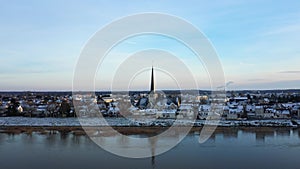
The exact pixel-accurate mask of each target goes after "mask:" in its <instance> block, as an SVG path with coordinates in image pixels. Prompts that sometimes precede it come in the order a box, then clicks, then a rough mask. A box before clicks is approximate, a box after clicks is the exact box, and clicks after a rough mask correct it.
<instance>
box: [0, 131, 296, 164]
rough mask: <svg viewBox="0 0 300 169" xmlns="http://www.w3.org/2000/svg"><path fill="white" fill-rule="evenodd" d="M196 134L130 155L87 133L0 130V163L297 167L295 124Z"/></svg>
mask: <svg viewBox="0 0 300 169" xmlns="http://www.w3.org/2000/svg"><path fill="white" fill-rule="evenodd" d="M134 137H139V135H135V136H134ZM198 138H199V133H198V132H195V133H191V134H189V135H188V136H187V137H186V138H185V139H184V140H183V141H182V142H181V143H179V144H178V145H177V146H176V147H175V148H173V149H171V150H170V151H168V152H166V153H163V154H161V155H158V156H156V157H152V158H142V159H130V158H124V157H120V156H116V155H114V154H111V153H109V152H106V151H105V150H103V149H101V148H100V147H98V146H97V145H96V144H95V143H93V142H92V141H91V140H90V139H89V138H88V137H87V136H76V135H74V134H70V133H60V132H57V131H51V132H47V133H44V134H40V133H31V134H25V133H22V134H8V133H0V168H1V169H10V168H13V169H17V168H20V169H27V168H28V169H54V168H55V169H60V168H61V169H100V168H112V169H114V168H120V169H127V168H130V169H134V168H138V169H141V168H164V169H165V168H174V169H175V168H189V169H193V168H205V169H209V168H220V169H224V168H225V169H227V168H243V169H245V168H262V169H263V168H264V169H265V168H272V169H277V168H278V169H282V168H285V169H289V168H300V160H299V159H300V130H299V129H289V128H272V129H268V130H261V129H258V128H257V129H235V128H232V129H225V130H218V131H217V132H215V134H214V135H213V136H212V137H211V138H210V139H209V140H208V141H206V142H205V143H203V144H199V143H198ZM111 139H114V138H111ZM115 139H118V138H115ZM117 141H118V140H117ZM161 141H164V140H161ZM166 141H167V140H166Z"/></svg>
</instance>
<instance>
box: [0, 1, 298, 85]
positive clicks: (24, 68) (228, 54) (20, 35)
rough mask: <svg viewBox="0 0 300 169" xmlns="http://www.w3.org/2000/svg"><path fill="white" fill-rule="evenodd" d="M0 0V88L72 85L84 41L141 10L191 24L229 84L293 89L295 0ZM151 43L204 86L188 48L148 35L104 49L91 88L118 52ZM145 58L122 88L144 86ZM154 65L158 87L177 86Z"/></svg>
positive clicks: (103, 81)
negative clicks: (139, 70)
mask: <svg viewBox="0 0 300 169" xmlns="http://www.w3.org/2000/svg"><path fill="white" fill-rule="evenodd" d="M0 2H1V5H0V61H1V62H0V78H1V80H0V90H72V80H73V74H74V69H75V66H76V63H77V61H78V58H79V56H80V54H81V51H82V49H83V48H84V46H85V44H86V43H87V42H88V40H89V39H90V38H91V37H92V36H93V35H94V34H95V33H96V32H97V31H99V30H100V29H101V28H103V27H104V26H105V25H108V24H109V23H111V22H112V21H115V20H116V19H119V18H122V17H125V16H128V15H132V14H137V13H144V12H159V13H165V14H170V15H174V16H178V17H180V18H183V19H184V20H186V21H188V22H189V23H191V24H193V25H194V26H195V27H197V28H198V29H199V30H200V31H201V32H202V33H203V34H204V35H205V36H206V37H207V38H208V39H209V41H210V42H211V44H212V45H213V46H214V48H215V50H216V52H217V53H218V57H219V60H220V62H221V64H222V68H223V72H224V77H225V80H226V83H227V84H228V85H227V89H229V90H242V89H287V88H300V79H299V77H300V67H299V63H300V48H299V44H300V10H299V9H300V1H297V0H285V1H283V0H278V1H271V0H264V1H261V0H252V1H249V0H248V1H243V0H227V1H226V0H225V1H214V0H212V1H201V0H191V1H174V0H164V1H147V0H145V1H138V0H128V1H124V0H111V1H101V0H100V1H96V0H95V1H89V0H87V1H76V0H75V1H71V0H70V1H64V0H51V1H37V0H28V1H15V0H12V1H5V0H2V1H0ZM150 48H155V49H158V48H159V49H164V50H167V51H168V52H171V53H173V54H174V55H176V57H178V58H179V59H181V60H182V61H183V62H184V63H185V64H186V65H187V66H188V67H189V68H190V71H191V72H192V74H193V75H194V77H195V79H196V82H197V83H198V87H199V88H200V89H209V88H210V85H209V76H208V75H207V73H206V71H205V65H203V63H201V62H199V61H196V60H194V58H195V56H193V53H191V51H189V50H188V49H186V48H184V47H182V44H178V43H176V42H174V40H172V39H168V38H166V37H159V36H150V35H148V36H141V37H133V38H131V39H128V40H126V41H124V42H122V43H121V44H120V45H118V46H116V47H115V48H114V49H113V50H112V51H111V53H109V54H108V56H109V57H106V58H107V59H106V60H104V61H103V64H102V66H100V67H99V69H98V72H97V74H96V78H95V79H96V80H95V81H96V82H95V85H96V89H97V90H106V89H109V87H110V86H111V79H112V78H113V77H115V75H114V73H112V72H117V70H116V71H111V70H112V69H114V70H115V69H117V66H118V65H120V61H121V60H122V59H121V57H123V56H129V54H133V53H135V52H137V51H140V50H143V49H150ZM141 57H143V56H141ZM144 58H145V61H147V62H150V60H151V58H149V57H144ZM147 59H148V60H147ZM152 61H153V60H152ZM158 63H159V61H157V60H155V61H154V63H153V64H154V67H155V64H157V65H158ZM150 64H151V63H149V67H146V69H145V70H146V73H144V74H143V73H140V74H139V76H140V77H137V78H135V79H136V80H134V79H133V80H132V83H134V84H132V86H129V88H140V89H144V88H147V87H148V86H145V85H147V84H149V83H148V81H147V79H148V78H149V72H148V73H147V70H150V68H151V65H150ZM130 66H133V65H130ZM161 72H162V73H161V75H159V74H160V73H159V71H158V72H157V76H158V77H160V76H161V79H165V81H164V80H162V81H159V82H160V84H158V86H159V88H164V89H172V88H173V87H174V86H176V84H175V81H172V80H171V79H172V78H170V76H169V77H168V78H167V76H166V78H163V74H164V73H163V71H161ZM164 75H166V74H164ZM116 77H117V76H116ZM183 79H184V77H182V79H179V80H183ZM157 83H158V82H157ZM186 83H187V84H189V83H190V82H186ZM174 84H175V85H174ZM124 85H125V86H126V87H128V84H124ZM123 87H124V86H123ZM184 87H186V88H191V86H189V85H187V86H184ZM118 88H120V89H122V85H120V86H118Z"/></svg>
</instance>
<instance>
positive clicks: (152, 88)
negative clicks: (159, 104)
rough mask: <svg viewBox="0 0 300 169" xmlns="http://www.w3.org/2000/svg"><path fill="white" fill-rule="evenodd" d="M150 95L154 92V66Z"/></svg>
mask: <svg viewBox="0 0 300 169" xmlns="http://www.w3.org/2000/svg"><path fill="white" fill-rule="evenodd" d="M150 85H151V86H150V93H151V92H154V72H153V66H152V70H151V82H150Z"/></svg>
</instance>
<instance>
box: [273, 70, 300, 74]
mask: <svg viewBox="0 0 300 169" xmlns="http://www.w3.org/2000/svg"><path fill="white" fill-rule="evenodd" d="M278 73H290V74H298V73H300V70H288V71H280V72H278Z"/></svg>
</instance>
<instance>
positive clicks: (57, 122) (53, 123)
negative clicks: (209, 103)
mask: <svg viewBox="0 0 300 169" xmlns="http://www.w3.org/2000/svg"><path fill="white" fill-rule="evenodd" d="M174 121H175V120H174V119H142V120H130V119H126V118H105V119H103V118H102V119H100V118H82V119H81V120H80V121H79V120H78V119H77V118H29V117H1V118H0V127H18V126H19V127H81V126H84V127H94V126H101V127H107V126H114V127H169V126H171V125H173V123H174ZM177 122H178V123H177V124H178V125H179V126H194V127H202V126H204V125H217V126H219V127H299V126H300V120H291V119H271V120H220V121H217V120H207V121H205V120H196V121H190V120H178V121H177Z"/></svg>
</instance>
